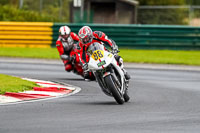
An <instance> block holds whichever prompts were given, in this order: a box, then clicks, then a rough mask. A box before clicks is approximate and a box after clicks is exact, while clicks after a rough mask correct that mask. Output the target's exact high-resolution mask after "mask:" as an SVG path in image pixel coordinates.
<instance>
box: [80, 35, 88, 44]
mask: <svg viewBox="0 0 200 133" xmlns="http://www.w3.org/2000/svg"><path fill="white" fill-rule="evenodd" d="M89 42H90V37H89V36H87V37H85V38H83V39H82V43H83V44H87V43H89Z"/></svg>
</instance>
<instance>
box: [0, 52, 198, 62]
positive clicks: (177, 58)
mask: <svg viewBox="0 0 200 133" xmlns="http://www.w3.org/2000/svg"><path fill="white" fill-rule="evenodd" d="M120 51H121V52H120V53H119V55H121V56H122V57H123V59H124V61H125V62H135V63H158V64H184V65H200V51H176V50H134V49H120ZM0 56H6V57H24V58H46V59H59V54H58V51H57V49H56V48H1V50H0Z"/></svg>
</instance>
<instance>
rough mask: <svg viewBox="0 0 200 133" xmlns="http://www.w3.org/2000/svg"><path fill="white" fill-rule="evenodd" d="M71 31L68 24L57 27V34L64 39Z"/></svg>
mask: <svg viewBox="0 0 200 133" xmlns="http://www.w3.org/2000/svg"><path fill="white" fill-rule="evenodd" d="M70 33H71V29H70V28H69V27H68V26H61V27H60V29H59V35H60V36H61V37H63V38H64V39H67V38H68V37H69V35H70Z"/></svg>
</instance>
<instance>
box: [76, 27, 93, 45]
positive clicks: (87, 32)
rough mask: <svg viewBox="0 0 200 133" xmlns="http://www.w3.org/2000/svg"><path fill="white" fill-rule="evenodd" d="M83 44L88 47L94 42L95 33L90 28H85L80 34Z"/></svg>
mask: <svg viewBox="0 0 200 133" xmlns="http://www.w3.org/2000/svg"><path fill="white" fill-rule="evenodd" d="M78 36H79V39H80V41H81V43H82V44H84V45H86V44H88V43H91V42H92V40H93V32H92V30H91V28H90V27H89V26H83V27H82V28H81V29H80V30H79V32H78Z"/></svg>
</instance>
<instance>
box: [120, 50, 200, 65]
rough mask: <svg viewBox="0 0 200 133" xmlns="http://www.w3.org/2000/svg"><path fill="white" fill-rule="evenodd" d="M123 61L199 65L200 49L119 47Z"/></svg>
mask: <svg viewBox="0 0 200 133" xmlns="http://www.w3.org/2000/svg"><path fill="white" fill-rule="evenodd" d="M120 55H121V56H122V57H123V59H124V61H125V62H137V63H157V64H184V65H200V51H176V50H130V49H121V50H120Z"/></svg>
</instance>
